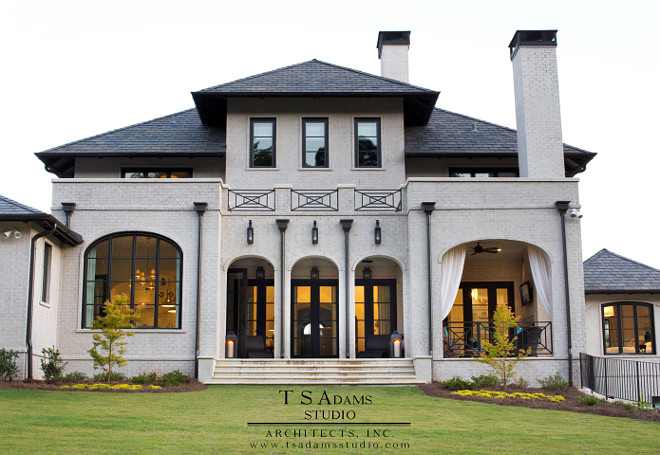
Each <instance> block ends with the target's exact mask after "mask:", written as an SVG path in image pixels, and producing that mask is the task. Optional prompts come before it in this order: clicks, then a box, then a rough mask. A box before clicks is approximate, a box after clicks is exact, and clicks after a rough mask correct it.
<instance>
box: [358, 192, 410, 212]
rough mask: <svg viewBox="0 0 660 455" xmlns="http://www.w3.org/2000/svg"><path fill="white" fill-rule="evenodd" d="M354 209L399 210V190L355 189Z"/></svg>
mask: <svg viewBox="0 0 660 455" xmlns="http://www.w3.org/2000/svg"><path fill="white" fill-rule="evenodd" d="M355 210H356V211H357V210H393V211H395V212H399V211H400V210H401V190H355Z"/></svg>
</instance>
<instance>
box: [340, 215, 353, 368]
mask: <svg viewBox="0 0 660 455" xmlns="http://www.w3.org/2000/svg"><path fill="white" fill-rule="evenodd" d="M339 222H340V223H341V228H342V229H343V230H344V314H345V315H346V317H345V319H346V328H345V329H344V332H345V333H346V336H345V340H346V358H350V357H351V348H350V346H351V331H350V329H349V327H350V326H351V314H350V313H351V312H350V311H349V306H350V303H349V302H350V301H351V288H350V286H351V263H350V260H349V254H348V251H349V249H348V246H349V237H348V233H349V232H350V230H351V226H353V220H339Z"/></svg>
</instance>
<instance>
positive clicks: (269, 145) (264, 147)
mask: <svg viewBox="0 0 660 455" xmlns="http://www.w3.org/2000/svg"><path fill="white" fill-rule="evenodd" d="M252 149H253V150H254V152H255V153H257V152H266V151H269V152H271V151H272V150H273V139H272V138H269V137H268V138H254V142H253V143H252Z"/></svg>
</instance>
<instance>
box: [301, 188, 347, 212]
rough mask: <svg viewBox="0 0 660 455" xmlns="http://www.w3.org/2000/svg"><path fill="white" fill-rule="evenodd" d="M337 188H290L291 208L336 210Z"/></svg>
mask: <svg viewBox="0 0 660 455" xmlns="http://www.w3.org/2000/svg"><path fill="white" fill-rule="evenodd" d="M338 194H339V192H338V191H337V190H291V210H292V211H296V210H315V211H337V210H338V209H339V207H338Z"/></svg>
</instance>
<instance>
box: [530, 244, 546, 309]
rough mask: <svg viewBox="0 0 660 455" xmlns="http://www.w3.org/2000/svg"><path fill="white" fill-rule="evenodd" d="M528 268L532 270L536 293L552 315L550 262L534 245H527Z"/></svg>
mask: <svg viewBox="0 0 660 455" xmlns="http://www.w3.org/2000/svg"><path fill="white" fill-rule="evenodd" d="M527 257H528V258H529V268H530V269H531V270H532V278H533V279H534V287H535V288H536V294H537V295H538V297H539V300H540V301H541V304H542V305H543V308H545V311H546V312H547V313H548V315H549V316H552V312H551V308H550V264H548V260H547V259H546V257H545V255H544V254H543V252H542V251H541V250H540V249H538V248H536V247H535V246H531V245H530V246H528V247H527Z"/></svg>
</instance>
